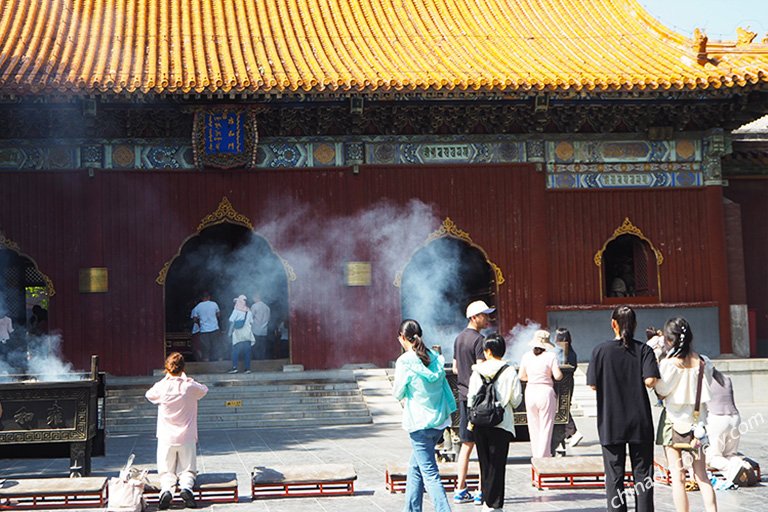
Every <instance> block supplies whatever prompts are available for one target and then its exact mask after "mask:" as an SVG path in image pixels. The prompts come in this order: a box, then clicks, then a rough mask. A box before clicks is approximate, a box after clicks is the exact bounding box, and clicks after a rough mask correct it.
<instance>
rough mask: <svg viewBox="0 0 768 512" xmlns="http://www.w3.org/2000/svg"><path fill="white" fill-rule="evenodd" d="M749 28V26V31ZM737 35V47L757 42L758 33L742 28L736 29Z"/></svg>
mask: <svg viewBox="0 0 768 512" xmlns="http://www.w3.org/2000/svg"><path fill="white" fill-rule="evenodd" d="M748 28H749V26H747V29H748ZM736 35H737V36H738V40H737V41H736V47H737V48H738V47H741V46H747V45H749V44H751V43H752V41H754V40H755V38H756V37H757V32H750V31H749V30H746V29H743V28H741V27H736Z"/></svg>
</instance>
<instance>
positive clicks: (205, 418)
mask: <svg viewBox="0 0 768 512" xmlns="http://www.w3.org/2000/svg"><path fill="white" fill-rule="evenodd" d="M228 409H229V410H228V411H219V412H215V413H212V412H208V413H206V414H198V416H197V422H198V425H200V424H202V423H206V422H215V421H225V420H235V419H236V420H238V421H245V420H259V419H275V418H285V419H289V418H306V417H309V416H312V417H314V418H324V417H328V416H331V415H334V414H339V415H346V416H370V413H369V412H368V409H367V408H365V406H363V407H358V408H354V409H352V408H339V407H323V408H316V409H293V410H291V411H287V410H271V411H254V410H253V409H243V408H240V407H229V408H228ZM156 421H157V416H156V414H155V415H154V416H131V417H125V418H116V417H114V418H110V417H107V418H106V424H107V425H139V424H145V423H154V422H156Z"/></svg>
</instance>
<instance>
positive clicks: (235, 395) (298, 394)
mask: <svg viewBox="0 0 768 512" xmlns="http://www.w3.org/2000/svg"><path fill="white" fill-rule="evenodd" d="M359 396H360V390H358V389H352V388H350V389H339V390H297V391H291V390H273V391H264V390H260V389H251V388H244V389H230V390H226V391H224V390H222V391H218V392H212V391H209V392H208V394H207V395H205V397H203V399H202V400H201V403H204V402H209V401H212V400H213V401H216V400H233V399H235V400H236V399H241V398H246V399H247V398H259V399H263V400H284V399H300V398H312V399H322V398H329V397H359ZM106 400H107V404H109V405H119V404H138V403H144V402H146V401H147V399H146V398H145V397H144V393H143V392H141V393H132V394H130V393H121V394H118V395H112V394H111V393H107V399H106Z"/></svg>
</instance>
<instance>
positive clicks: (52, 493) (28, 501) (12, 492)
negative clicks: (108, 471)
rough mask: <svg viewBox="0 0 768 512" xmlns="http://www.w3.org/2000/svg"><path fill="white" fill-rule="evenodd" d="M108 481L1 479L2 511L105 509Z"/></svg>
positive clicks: (89, 478)
mask: <svg viewBox="0 0 768 512" xmlns="http://www.w3.org/2000/svg"><path fill="white" fill-rule="evenodd" d="M106 502H107V477H105V476H87V477H82V478H19V479H13V478H8V479H0V510H11V509H32V508H39V509H51V508H84V507H104V506H105V505H106Z"/></svg>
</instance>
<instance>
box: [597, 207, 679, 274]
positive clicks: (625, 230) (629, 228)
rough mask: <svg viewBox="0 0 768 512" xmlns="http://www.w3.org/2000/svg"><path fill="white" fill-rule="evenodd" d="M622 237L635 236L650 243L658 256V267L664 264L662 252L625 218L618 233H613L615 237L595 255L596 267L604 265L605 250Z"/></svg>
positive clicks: (617, 229)
mask: <svg viewBox="0 0 768 512" xmlns="http://www.w3.org/2000/svg"><path fill="white" fill-rule="evenodd" d="M621 235H635V236H636V237H638V238H639V239H641V240H644V241H646V242H648V245H650V246H651V249H653V253H654V254H655V255H656V266H659V265H661V264H662V263H664V256H663V255H662V254H661V251H659V250H658V249H656V247H654V245H653V242H651V241H650V240H649V239H648V238H646V237H645V235H643V232H642V231H640V229H639V228H638V227H637V226H635V225H634V224H632V222H631V221H630V220H629V217H625V218H624V223H623V224H622V225H621V226H619V227H618V228H616V231H614V232H613V236H612V237H610V238H609V239H608V240H606V241H605V243H604V244H603V247H602V249H600V250H599V251H597V253H595V265H597V266H598V267H599V266H601V265H602V261H603V253H604V252H605V248H606V247H608V244H609V243H611V242H612V241H614V240H616V239H617V238H619V237H620V236H621Z"/></svg>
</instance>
